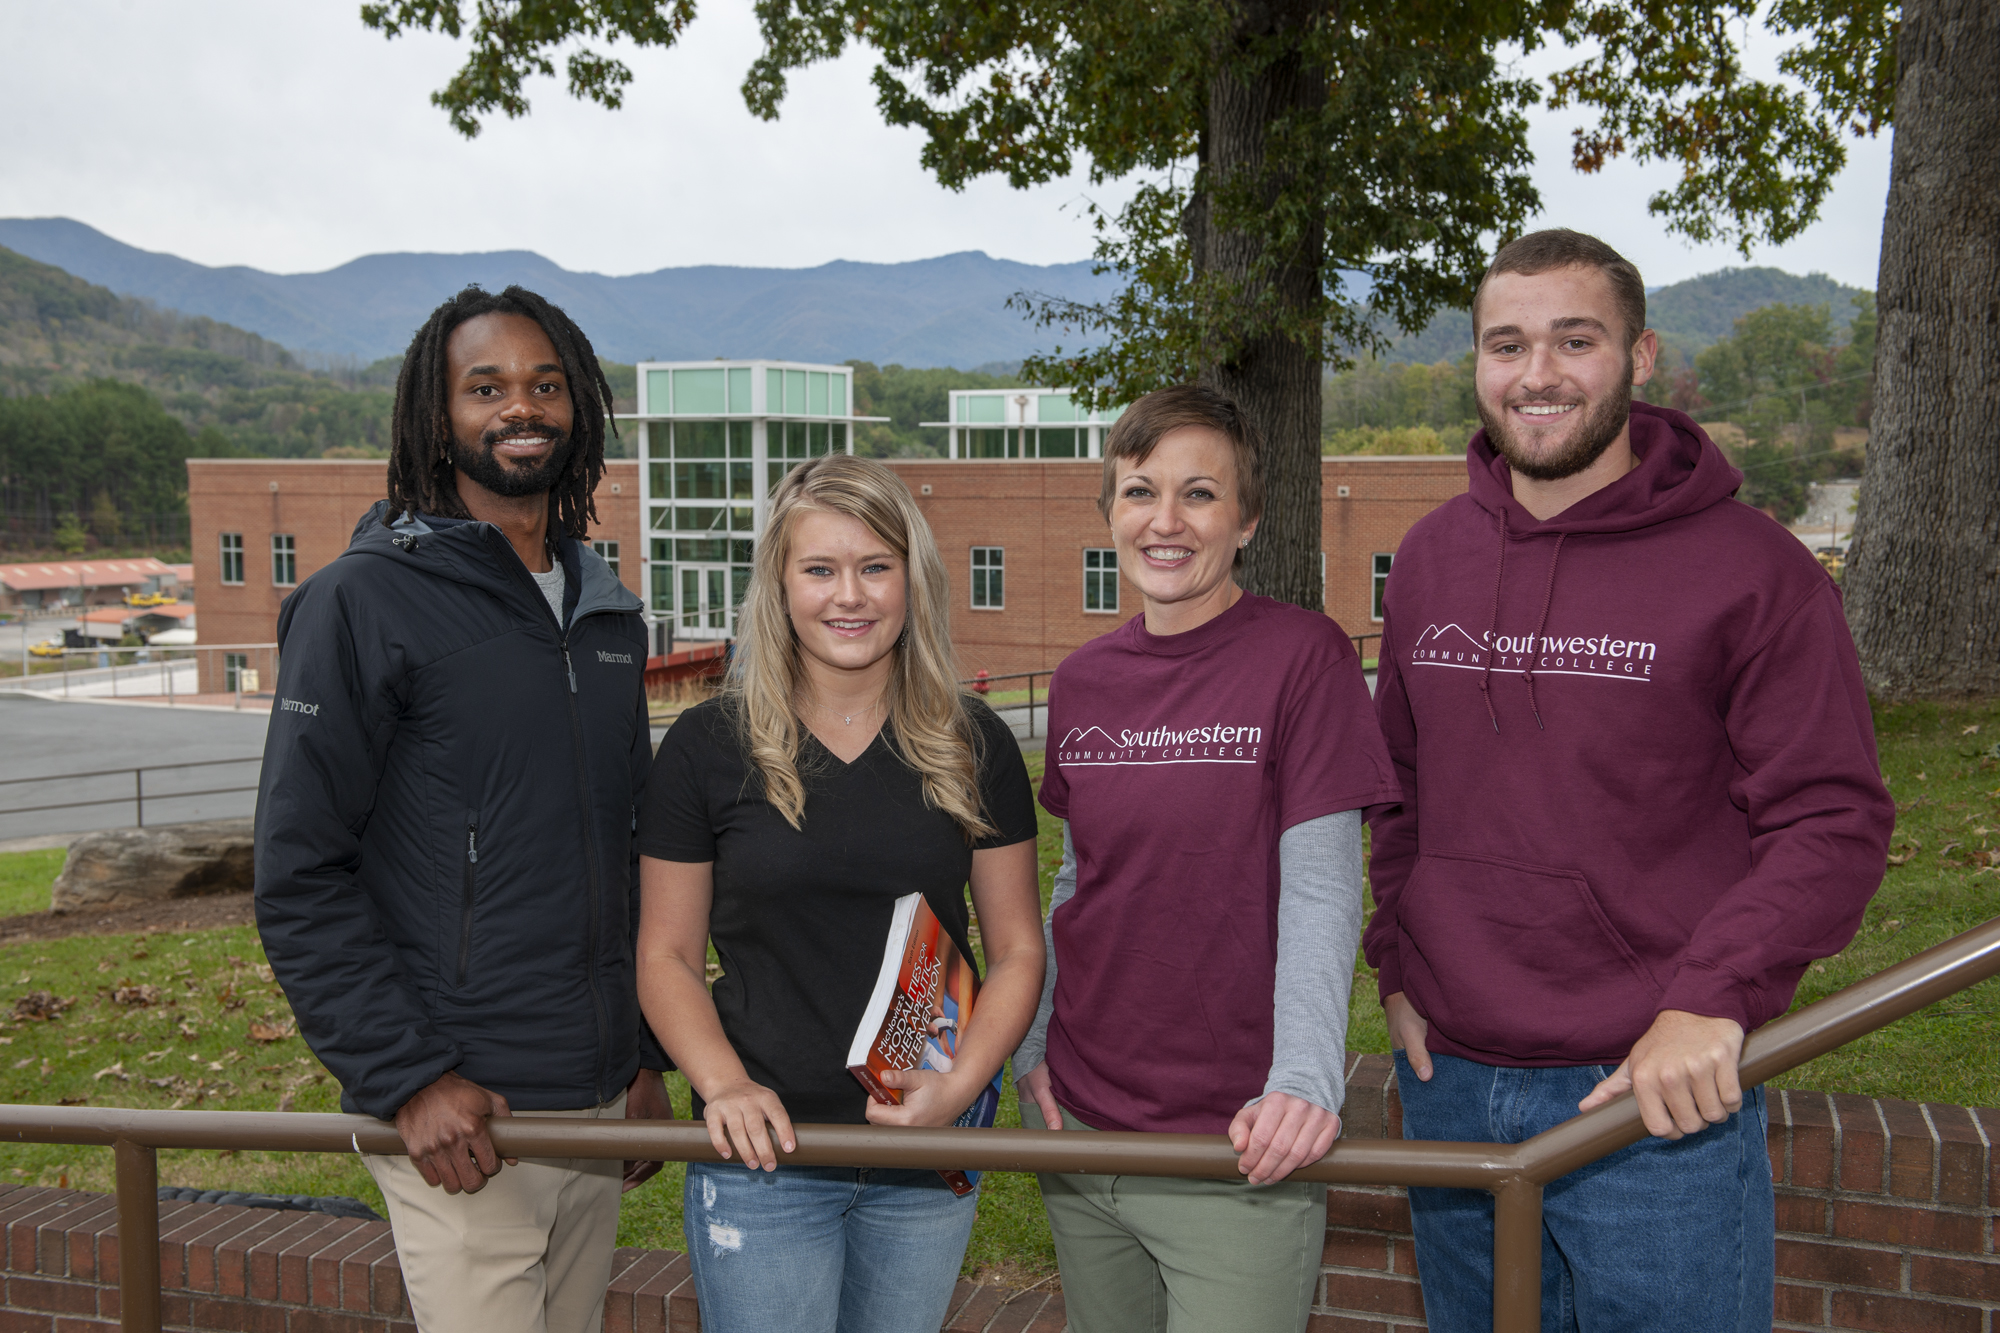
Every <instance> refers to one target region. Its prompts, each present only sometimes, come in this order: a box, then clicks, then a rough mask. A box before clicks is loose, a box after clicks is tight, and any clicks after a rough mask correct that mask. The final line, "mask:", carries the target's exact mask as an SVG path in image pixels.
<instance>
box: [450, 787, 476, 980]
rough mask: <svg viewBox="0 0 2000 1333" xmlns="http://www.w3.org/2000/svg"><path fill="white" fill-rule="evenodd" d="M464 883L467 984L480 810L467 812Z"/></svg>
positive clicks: (462, 966) (461, 957)
mask: <svg viewBox="0 0 2000 1333" xmlns="http://www.w3.org/2000/svg"><path fill="white" fill-rule="evenodd" d="M464 877H465V878H464V884H463V887H462V889H461V891H460V894H459V900H458V980H457V982H456V983H455V984H457V985H460V986H463V985H464V984H465V976H466V973H467V972H468V971H469V970H470V969H471V967H472V907H473V903H474V901H475V900H476V898H477V896H478V892H479V812H478V811H477V810H468V811H466V812H465V865H464Z"/></svg>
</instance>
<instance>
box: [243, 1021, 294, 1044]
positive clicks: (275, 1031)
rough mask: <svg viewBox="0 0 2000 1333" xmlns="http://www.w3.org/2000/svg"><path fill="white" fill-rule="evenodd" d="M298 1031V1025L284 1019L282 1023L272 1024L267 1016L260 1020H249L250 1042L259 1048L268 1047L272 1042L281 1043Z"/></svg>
mask: <svg viewBox="0 0 2000 1333" xmlns="http://www.w3.org/2000/svg"><path fill="white" fill-rule="evenodd" d="M298 1030H299V1027H298V1024H297V1023H295V1022H293V1021H292V1020H290V1019H286V1020H285V1021H283V1022H274V1021H272V1017H271V1015H269V1014H266V1015H264V1017H263V1018H261V1019H259V1018H253V1019H251V1020H250V1040H252V1041H254V1042H256V1043H257V1044H258V1045H259V1046H269V1045H270V1044H271V1043H272V1042H274V1041H283V1040H284V1039H285V1038H287V1037H290V1036H293V1035H295V1034H296V1033H297V1032H298Z"/></svg>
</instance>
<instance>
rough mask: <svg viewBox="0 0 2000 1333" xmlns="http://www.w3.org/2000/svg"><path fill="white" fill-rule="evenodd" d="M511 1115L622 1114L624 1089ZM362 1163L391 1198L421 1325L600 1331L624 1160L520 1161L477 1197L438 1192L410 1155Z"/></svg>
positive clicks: (425, 1328) (446, 1330)
mask: <svg viewBox="0 0 2000 1333" xmlns="http://www.w3.org/2000/svg"><path fill="white" fill-rule="evenodd" d="M514 1114H515V1115H517V1116H556V1115H562V1116H588V1117H590V1118H592V1119H606V1120H609V1119H622V1118H623V1117H624V1114H625V1097H624V1095H623V1094H622V1093H621V1094H620V1095H619V1097H618V1099H617V1100H616V1101H614V1102H611V1103H609V1104H608V1105H605V1106H599V1107H591V1108H586V1109H584V1110H580V1111H516V1112H514ZM362 1160H363V1161H364V1162H365V1163H366V1164H367V1166H368V1173H369V1174H370V1175H372V1176H374V1177H375V1183H376V1184H377V1185H379V1186H380V1187H381V1189H382V1197H383V1198H384V1199H385V1200H386V1201H387V1202H388V1205H389V1225H390V1226H391V1228H393V1229H394V1231H395V1233H396V1256H397V1258H398V1259H399V1260H400V1261H401V1262H402V1267H403V1286H404V1288H405V1289H406V1290H407V1291H408V1292H409V1294H410V1310H411V1312H412V1313H413V1314H415V1316H416V1320H417V1327H418V1328H419V1329H420V1330H422V1333H597V1330H598V1328H599V1326H600V1325H601V1324H602V1323H603V1322H604V1288H605V1287H606V1286H607V1285H608V1284H609V1283H610V1281H611V1252H612V1249H613V1248H614V1247H615V1245H616V1244H617V1239H618V1196H619V1190H620V1184H621V1181H622V1179H623V1176H624V1168H623V1167H622V1166H621V1164H620V1163H618V1162H616V1161H602V1160H593V1159H590V1158H582V1157H568V1158H529V1157H524V1158H522V1159H521V1161H520V1163H519V1164H518V1165H516V1166H503V1167H501V1168H500V1174H499V1175H497V1176H494V1177H492V1178H491V1179H489V1180H488V1181H487V1182H486V1184H485V1186H484V1187H483V1188H481V1189H480V1190H479V1191H478V1192H477V1193H475V1194H446V1193H445V1192H444V1191H443V1190H442V1189H440V1188H438V1187H437V1186H435V1185H426V1184H425V1183H424V1178H423V1176H422V1174H421V1173H419V1172H418V1170H417V1168H416V1167H415V1166H414V1165H412V1164H411V1162H410V1159H409V1158H407V1157H400V1156H398V1157H378V1156H372V1155H371V1156H364V1157H363V1158H362Z"/></svg>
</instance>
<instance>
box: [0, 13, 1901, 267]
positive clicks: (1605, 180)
mask: <svg viewBox="0 0 2000 1333" xmlns="http://www.w3.org/2000/svg"><path fill="white" fill-rule="evenodd" d="M471 7H472V6H471V5H470V4H468V5H467V8H468V9H470V8H471ZM358 11H359V5H358V3H357V0H276V2H275V3H274V2H273V0H199V2H198V3H197V0H55V2H51V0H0V30H4V31H5V32H6V34H7V38H6V54H7V59H6V61H5V65H4V68H5V70H6V78H5V79H4V80H0V124H4V125H7V126H11V127H12V128H11V129H10V130H9V131H8V132H7V133H6V134H5V136H4V141H0V217H47V216H66V217H72V218H76V219H78V220H80V221H83V222H87V223H89V224H90V225H91V226H93V227H96V228H98V229H99V230H101V231H104V232H107V233H109V234H110V235H112V236H114V237H116V238H118V239H119V240H121V241H125V242H127V243H128V244H131V245H136V246H140V247H142V248H144V249H148V250H160V251H166V252H168V253H171V254H177V255H181V256H183V257H185V258H188V259H192V260H196V261H198V262H200V263H203V264H214V265H224V264H247V265H250V266H252V267H256V268H262V269H267V270H271V271H275V272H310V271H316V270H320V269H326V268H331V267H333V266H335V265H337V264H341V263H344V262H346V261H347V260H350V259H353V258H355V257H357V256H359V255H363V254H368V253H373V252H380V251H397V250H428V251H476V250H512V249H521V250H535V251H539V252H540V253H542V254H544V255H546V256H548V257H549V258H551V259H553V260H555V261H556V262H557V263H559V264H561V265H563V266H564V267H566V268H571V269H582V270H592V271H596V272H602V273H612V274H623V273H634V272H645V271H650V270H652V269H657V268H665V267H670V266H679V265H688V264H746V265H757V266H764V265H771V266H780V267H794V266H806V265H814V264H820V263H824V262H826V261H828V260H833V259H854V260H871V261H878V262H894V261H898V260H905V259H918V258H925V257H928V256H932V255H939V254H947V253H951V252H953V251H959V250H984V251H986V252H987V253H988V254H991V255H994V256H997V257H1001V258H1006V259H1015V260H1021V261H1025V262H1028V263H1036V264H1047V263H1058V262H1064V261H1068V260H1076V259H1083V258H1087V257H1088V255H1089V253H1090V248H1091V238H1090V233H1089V229H1088V225H1087V223H1086V220H1085V218H1084V217H1083V213H1082V208H1081V205H1082V203H1083V202H1084V200H1085V199H1086V198H1087V197H1088V196H1090V194H1091V191H1090V188H1089V186H1088V184H1087V182H1085V181H1084V180H1083V179H1081V178H1076V179H1072V180H1070V181H1066V182H1059V183H1057V184H1054V185H1049V186H1045V187H1043V188H1040V189H1036V190H1030V191H1015V190H1010V189H1008V188H1007V187H1006V186H1005V185H1004V184H1003V183H1000V182H997V181H984V182H981V183H978V184H975V185H973V186H971V187H969V188H967V189H966V190H965V191H964V192H962V193H958V194H954V193H952V192H950V191H947V190H944V189H942V188H940V187H939V186H938V185H937V184H935V182H934V181H933V180H932V179H931V178H930V176H929V175H928V174H927V173H926V172H925V171H924V170H923V168H922V167H921V166H920V165H919V162H918V154H919V152H920V149H921V146H922V144H921V138H920V136H919V135H918V134H917V133H916V132H914V131H910V130H897V129H890V128H887V127H885V126H884V125H883V124H882V122H881V120H880V118H879V116H878V115H877V113H876V111H875V106H874V96H873V92H872V90H871V89H870V88H869V86H868V71H869V68H870V62H869V60H868V57H867V54H866V53H865V52H861V53H850V54H849V56H848V57H846V58H845V59H843V60H841V61H839V62H836V63H834V64H832V65H826V66H820V67H817V68H814V69H811V70H808V71H806V72H804V73H802V74H798V75H795V76H794V78H793V79H792V85H791V94H790V96H789V98H788V100H787V102H786V104H785V108H784V115H783V117H782V119H781V120H779V121H778V122H776V123H774V124H767V123H765V122H763V121H759V120H757V119H755V118H754V117H752V116H751V115H750V113H749V112H748V111H746V110H745V109H744V106H743V100H742V97H741V95H740V94H739V92H738V91H737V89H738V85H739V84H740V83H741V81H742V77H743V74H744V72H745V70H746V69H747V68H748V66H749V64H750V61H751V60H752V59H753V58H754V57H755V56H756V54H757V50H758V39H757V32H756V24H755V19H754V17H753V15H752V13H751V8H750V4H749V2H748V0H708V3H706V4H704V5H703V6H702V9H701V12H700V14H699V16H698V17H697V19H696V20H695V22H694V24H693V26H692V28H691V29H690V31H689V33H688V35H687V37H686V38H685V39H684V41H683V43H682V44H681V45H680V46H678V47H676V48H675V49H673V50H670V51H667V52H664V53H661V52H647V53H632V52H629V51H628V52H625V53H623V54H625V56H626V59H627V60H628V62H629V63H630V64H631V65H632V66H633V69H634V72H635V74H636V76H637V77H636V79H635V81H634V84H633V87H632V88H631V90H630V92H629V94H628V97H627V100H626V105H625V108H624V109H623V110H622V111H618V112H607V111H604V110H601V109H599V108H596V107H594V106H585V105H582V104H579V103H576V102H574V101H572V100H571V99H570V98H569V97H568V96H567V95H566V94H564V93H563V92H562V90H561V88H560V86H559V85H558V84H557V83H556V82H554V81H549V80H544V81H541V82H539V83H538V84H537V85H535V86H534V88H533V98H534V109H533V112H532V114H531V115H530V116H529V117H528V118H527V119H525V120H520V121H507V120H504V119H500V120H494V121H490V122H489V123H488V126H487V129H486V131H485V133H483V134H482V135H481V136H480V137H479V138H478V139H476V140H474V141H472V142H470V143H468V142H466V141H465V140H462V139H460V138H459V137H458V136H457V135H456V134H455V133H453V131H452V130H451V127H450V126H449V125H448V124H447V122H446V120H445V116H444V113H442V112H441V111H439V110H437V109H436V108H435V107H433V106H431V105H430V103H429V101H428V97H429V94H430V92H431V91H432V90H433V89H434V88H436V87H438V86H440V85H442V84H443V83H444V82H445V80H446V79H448V78H449V77H450V76H451V74H452V72H453V71H454V70H455V69H456V68H457V66H458V63H459V60H460V58H461V51H460V48H459V47H458V46H457V45H456V44H454V43H453V42H451V41H450V40H449V39H446V38H442V37H436V36H429V35H422V36H416V37H403V38H399V39H397V40H396V41H393V42H391V41H387V40H385V39H384V38H383V37H381V36H380V35H379V34H377V33H375V32H372V31H369V30H367V29H364V28H363V27H362V26H361V22H360V19H359V17H358ZM1776 52H1777V47H1776V45H1775V44H1774V43H1771V42H1770V41H1769V40H1768V39H1766V40H1765V41H1764V42H1763V43H1761V44H1759V45H1756V46H1753V50H1752V55H1753V64H1757V65H1768V64H1769V63H1770V62H1771V61H1772V60H1774V59H1775V56H1776ZM1554 63H1560V62H1542V61H1538V62H1537V67H1549V68H1552V67H1554ZM1569 127H1570V122H1569V121H1567V120H1563V119H1560V118H1558V117H1555V116H1551V115H1548V114H1543V115H1540V116H1538V117H1537V118H1536V119H1535V122H1534V131H1533V146H1534V149H1535V151H1536V153H1537V154H1538V157H1539V161H1540V164H1541V165H1540V166H1539V168H1538V170H1537V172H1536V183H1537V184H1538V186H1539V187H1540V189H1541V192H1542V197H1543V200H1544V205H1545V211H1544V214H1543V216H1542V218H1541V219H1540V221H1542V222H1543V223H1545V224H1552V225H1553V224H1562V225H1571V226H1577V227H1580V228H1583V229H1585V230H1589V231H1593V232H1595V233H1597V234H1598V235H1600V236H1603V237H1604V238H1605V239H1607V240H1609V241H1611V242H1612V243H1613V244H1614V245H1616V246H1618V247H1619V248H1620V249H1621V250H1623V251H1624V252H1625V253H1626V254H1627V255H1628V256H1630V257H1631V258H1632V259H1633V260H1634V261H1635V262H1636V263H1638V264H1639V266H1640V268H1641V269H1642V271H1643V272H1644V273H1645V275H1646V280H1647V282H1648V283H1649V284H1654V285H1659V284H1665V283H1669V282H1674V281H1677V280H1679V279H1681V278H1686V277H1691V276H1693V275H1695V274H1697V273H1705V272H1709V271H1711V270H1713V269H1716V268H1720V267H1722V266H1724V265H1727V264H1740V263H1742V262H1744V261H1743V260H1742V259H1741V258H1739V257H1738V256H1737V255H1736V253H1735V252H1734V251H1733V250H1730V249H1728V248H1725V247H1719V246H1709V247H1701V248H1696V247H1692V246H1690V245H1688V244H1687V243H1686V242H1685V241H1683V240H1681V239H1679V238H1677V237H1674V236H1670V235H1668V234H1667V232H1666V231H1665V229H1664V228H1663V227H1661V226H1660V225H1659V224H1658V223H1657V222H1655V221H1654V220H1653V219H1651V218H1649V217H1648V216H1647V214H1646V211H1645V199H1646V196H1647V195H1648V194H1649V193H1651V192H1652V191H1653V190H1655V189H1658V188H1660V186H1661V185H1662V184H1664V183H1666V182H1667V181H1669V180H1670V179H1671V174H1670V173H1669V172H1666V171H1664V170H1662V169H1660V168H1657V167H1655V168H1643V169H1642V168H1638V167H1634V166H1631V165H1629V164H1619V165H1616V166H1614V167H1613V168H1612V169H1610V170H1608V171H1607V172H1605V173H1603V174H1602V175H1599V176H1594V177H1579V176H1577V175H1576V174H1575V173H1574V172H1573V171H1571V170H1570V168H1569V165H1568V159H1569ZM1888 169H1889V145H1888V140H1887V137H1886V136H1884V137H1883V138H1882V139H1880V140H1864V141H1860V142H1859V143H1856V144H1854V145H1853V146H1852V148H1851V151H1850V159H1849V164H1848V167H1847V170H1846V172H1845V173H1844V174H1843V175H1842V177H1841V179H1840V182H1839V184H1838V187H1837V188H1836V190H1835V192H1834V194H1833V197H1832V199H1831V200H1830V201H1829V203H1828V205H1827V207H1826V208H1825V210H1824V220H1823V221H1821V222H1820V223H1818V224H1816V225H1815V226H1814V227H1813V228H1811V229H1810V230H1809V231H1808V232H1807V233H1806V234H1805V235H1804V237H1803V238H1802V239H1800V240H1798V241H1795V242H1793V243H1791V244H1790V245H1787V246H1784V247H1779V248H1765V249H1760V250H1759V251H1758V252H1757V253H1756V254H1755V255H1754V256H1753V257H1752V260H1751V261H1750V262H1754V263H1763V264H1774V265H1777V266H1779V267H1782V268H1786V269H1790V270H1792V271H1794V272H1807V271H1811V270H1819V271H1822V272H1826V273H1829V274H1831V275H1832V276H1834V277H1835V278H1837V279H1839V280H1841V281H1842V282H1847V283H1852V284H1855V285H1857V286H1862V287H1870V288H1872V287H1873V286H1874V285H1875V271H1876V257H1877V248H1878V245H1879V242H1880V233H1881V225H1882V208H1883V200H1884V195H1885V192H1886V190H1887V187H1888ZM1098 197H1099V198H1100V200H1101V201H1102V202H1107V203H1113V204H1115V203H1116V202H1117V201H1118V200H1119V199H1121V198H1122V197H1123V196H1122V192H1121V191H1120V190H1118V189H1117V188H1116V187H1113V188H1111V189H1110V190H1107V191H1104V192H1102V193H1100V194H1099V195H1098ZM578 198H581V199H584V200H587V201H588V202H587V203H585V204H582V205H581V206H578V205H574V204H571V203H570V202H569V201H570V200H573V199H578Z"/></svg>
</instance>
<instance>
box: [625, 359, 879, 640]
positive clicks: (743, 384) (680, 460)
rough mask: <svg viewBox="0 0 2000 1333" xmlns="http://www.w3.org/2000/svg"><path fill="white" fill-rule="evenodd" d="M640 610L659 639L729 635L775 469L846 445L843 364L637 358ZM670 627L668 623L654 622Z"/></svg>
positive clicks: (850, 410) (848, 449)
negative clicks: (642, 560) (642, 557)
mask: <svg viewBox="0 0 2000 1333" xmlns="http://www.w3.org/2000/svg"><path fill="white" fill-rule="evenodd" d="M638 369H639V410H638V412H636V413H635V414H634V415H633V417H632V418H630V419H632V420H637V421H640V422H643V423H644V426H643V428H642V429H641V430H640V432H639V459H640V467H639V506H640V512H641V513H642V514H643V515H644V516H645V525H646V538H647V540H646V543H645V554H646V574H645V580H644V584H643V586H644V587H645V588H646V590H647V596H646V606H647V613H648V616H649V618H650V619H651V620H652V622H653V623H654V624H655V625H656V626H659V627H661V628H660V629H656V630H655V631H654V635H653V638H654V647H653V651H654V652H660V651H662V649H663V647H664V643H665V641H666V640H667V639H669V638H672V639H677V640H683V641H685V640H689V639H728V638H734V637H735V635H736V608H737V607H738V606H739V605H741V603H742V601H743V595H744V593H745V591H746V590H747V589H748V588H749V586H750V565H751V559H752V553H753V552H754V551H755V550H756V544H757V541H758V540H759V538H760V537H761V536H762V535H763V532H764V522H765V519H766V518H767V517H768V515H769V513H770V497H771V493H772V491H774V490H776V489H777V485H778V480H779V478H781V477H783V476H784V475H785V473H786V472H788V471H790V470H791V469H792V468H794V467H796V466H798V465H799V464H800V463H802V462H804V461H805V460H806V459H808V458H816V457H818V456H819V455H821V454H830V453H843V454H845V453H852V452H854V423H855V421H856V419H857V418H856V417H855V416H854V384H853V376H854V371H853V369H852V368H851V367H848V366H816V365H806V364H803V363H800V362H795V361H641V362H640V363H639V367H638ZM668 626H671V631H670V632H662V630H665V629H666V627H668Z"/></svg>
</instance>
